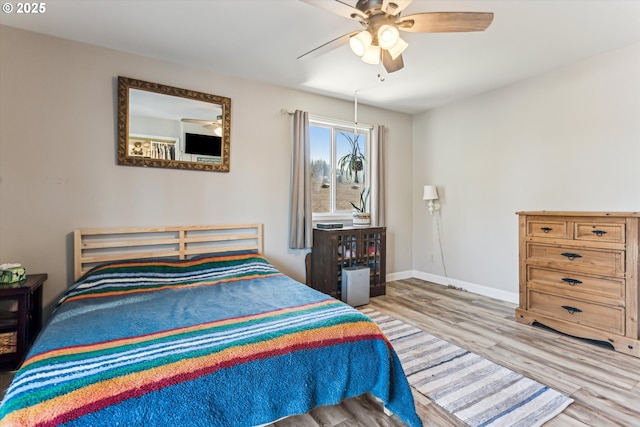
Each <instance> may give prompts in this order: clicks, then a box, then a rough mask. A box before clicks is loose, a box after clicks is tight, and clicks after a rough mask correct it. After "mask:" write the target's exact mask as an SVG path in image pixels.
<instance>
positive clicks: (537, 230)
mask: <svg viewBox="0 0 640 427" xmlns="http://www.w3.org/2000/svg"><path fill="white" fill-rule="evenodd" d="M568 235H569V226H568V223H567V222H566V221H557V220H555V221H554V220H553V219H549V218H543V219H529V220H527V236H530V237H548V238H554V239H566V238H568Z"/></svg>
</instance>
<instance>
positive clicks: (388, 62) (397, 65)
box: [382, 49, 404, 73]
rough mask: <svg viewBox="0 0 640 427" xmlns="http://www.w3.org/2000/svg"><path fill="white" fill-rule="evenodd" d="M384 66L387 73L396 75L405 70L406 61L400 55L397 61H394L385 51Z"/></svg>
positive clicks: (383, 51) (383, 53)
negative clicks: (397, 72) (395, 73)
mask: <svg viewBox="0 0 640 427" xmlns="http://www.w3.org/2000/svg"><path fill="white" fill-rule="evenodd" d="M382 65H384V69H385V70H387V73H394V72H396V71H398V70H401V69H402V68H404V61H403V60H402V55H398V56H397V57H396V59H393V58H392V57H391V54H390V53H389V52H388V51H386V50H384V49H383V50H382Z"/></svg>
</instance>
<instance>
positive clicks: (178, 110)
mask: <svg viewBox="0 0 640 427" xmlns="http://www.w3.org/2000/svg"><path fill="white" fill-rule="evenodd" d="M230 132H231V99H230V98H226V97H224V96H218V95H211V94H208V93H203V92H197V91H194V90H189V89H181V88H177V87H173V86H166V85H162V84H158V83H151V82H146V81H143V80H137V79H132V78H129V77H122V76H119V77H118V164H120V165H129V166H148V167H158V168H172V169H190V170H203V171H214V172H229V153H230V146H231V135H230Z"/></svg>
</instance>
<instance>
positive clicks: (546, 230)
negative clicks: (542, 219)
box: [540, 227, 553, 233]
mask: <svg viewBox="0 0 640 427" xmlns="http://www.w3.org/2000/svg"><path fill="white" fill-rule="evenodd" d="M540 230H542V231H544V232H545V233H548V232H550V231H551V230H553V228H551V227H541V228H540Z"/></svg>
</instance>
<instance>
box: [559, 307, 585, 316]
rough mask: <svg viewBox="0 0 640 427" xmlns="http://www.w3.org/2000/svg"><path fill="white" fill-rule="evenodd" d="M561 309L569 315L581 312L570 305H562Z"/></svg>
mask: <svg viewBox="0 0 640 427" xmlns="http://www.w3.org/2000/svg"><path fill="white" fill-rule="evenodd" d="M562 308H564V309H565V310H567V311H568V312H569V314H576V313H582V310H580V309H579V308H575V307H571V306H570V305H563V306H562Z"/></svg>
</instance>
